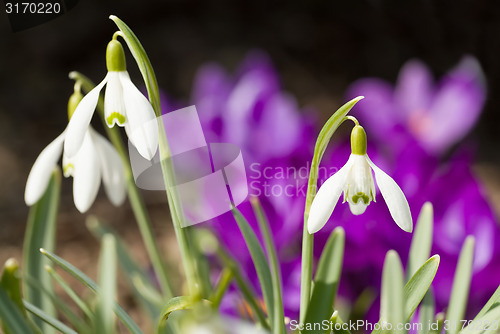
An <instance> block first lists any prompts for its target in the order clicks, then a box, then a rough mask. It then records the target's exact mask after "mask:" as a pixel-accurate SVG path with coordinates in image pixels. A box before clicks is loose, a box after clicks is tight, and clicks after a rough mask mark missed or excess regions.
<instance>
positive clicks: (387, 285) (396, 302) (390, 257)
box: [380, 251, 405, 333]
mask: <svg viewBox="0 0 500 334" xmlns="http://www.w3.org/2000/svg"><path fill="white" fill-rule="evenodd" d="M403 284H404V279H403V267H402V265H401V260H400V259H399V255H398V253H396V252H395V251H389V252H387V255H386V257H385V261H384V268H383V271H382V290H381V292H380V294H381V297H380V323H381V324H382V327H383V328H384V327H385V326H387V328H392V331H390V330H389V331H387V332H391V333H401V332H402V331H401V330H398V328H397V327H398V325H399V324H402V323H403V322H404V320H405V319H404V303H405V300H404V291H403ZM388 326H390V327H388Z"/></svg>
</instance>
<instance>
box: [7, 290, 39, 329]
mask: <svg viewBox="0 0 500 334" xmlns="http://www.w3.org/2000/svg"><path fill="white" fill-rule="evenodd" d="M0 319H1V320H2V328H3V329H4V331H5V333H6V334H18V333H23V334H34V333H35V332H34V331H33V330H32V329H31V327H30V325H29V323H28V320H27V319H25V318H24V317H23V314H22V312H21V310H20V309H19V307H17V306H16V304H15V303H14V302H13V301H12V300H11V299H10V298H9V295H8V294H7V291H5V289H4V288H3V287H0Z"/></svg>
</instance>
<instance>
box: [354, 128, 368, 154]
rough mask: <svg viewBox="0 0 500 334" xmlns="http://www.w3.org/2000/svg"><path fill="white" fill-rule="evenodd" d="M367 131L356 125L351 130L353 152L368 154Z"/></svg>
mask: <svg viewBox="0 0 500 334" xmlns="http://www.w3.org/2000/svg"><path fill="white" fill-rule="evenodd" d="M366 146H367V144H366V132H365V129H363V127H362V126H360V125H356V126H355V127H354V128H353V129H352V132H351V152H352V154H357V155H365V154H366Z"/></svg>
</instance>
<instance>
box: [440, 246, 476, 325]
mask: <svg viewBox="0 0 500 334" xmlns="http://www.w3.org/2000/svg"><path fill="white" fill-rule="evenodd" d="M473 258H474V237H473V236H468V237H467V238H466V239H465V242H464V245H463V246H462V250H461V251H460V257H459V258H458V264H457V269H456V270H455V277H454V279H453V286H452V289H451V297H450V302H449V304H448V312H447V313H446V320H448V321H449V323H450V326H448V327H449V328H448V331H447V333H448V334H456V333H458V331H459V330H460V320H462V319H464V316H465V308H466V307H467V299H468V296H469V288H470V281H471V277H472V260H473Z"/></svg>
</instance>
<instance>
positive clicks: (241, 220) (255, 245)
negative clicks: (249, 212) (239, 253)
mask: <svg viewBox="0 0 500 334" xmlns="http://www.w3.org/2000/svg"><path fill="white" fill-rule="evenodd" d="M233 215H234V218H235V219H236V222H237V223H238V227H239V228H240V231H241V234H242V235H243V238H244V239H245V243H246V244H247V247H248V250H249V251H250V255H251V257H252V260H253V263H254V266H255V270H256V271H257V276H258V277H259V282H260V286H261V288H262V295H263V297H264V302H265V303H266V308H267V312H268V313H269V318H270V319H271V326H272V325H273V324H274V323H275V322H274V316H275V314H274V299H273V283H272V279H271V271H270V270H269V263H268V262H267V259H266V256H265V255H264V251H263V250H262V246H261V245H260V243H259V240H258V239H257V236H256V235H255V233H254V231H253V230H252V228H251V227H250V224H248V222H247V220H246V219H245V217H243V215H242V214H241V213H240V212H239V211H238V210H236V209H235V210H233ZM271 329H272V330H273V333H279V332H276V331H275V330H276V328H274V327H271Z"/></svg>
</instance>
